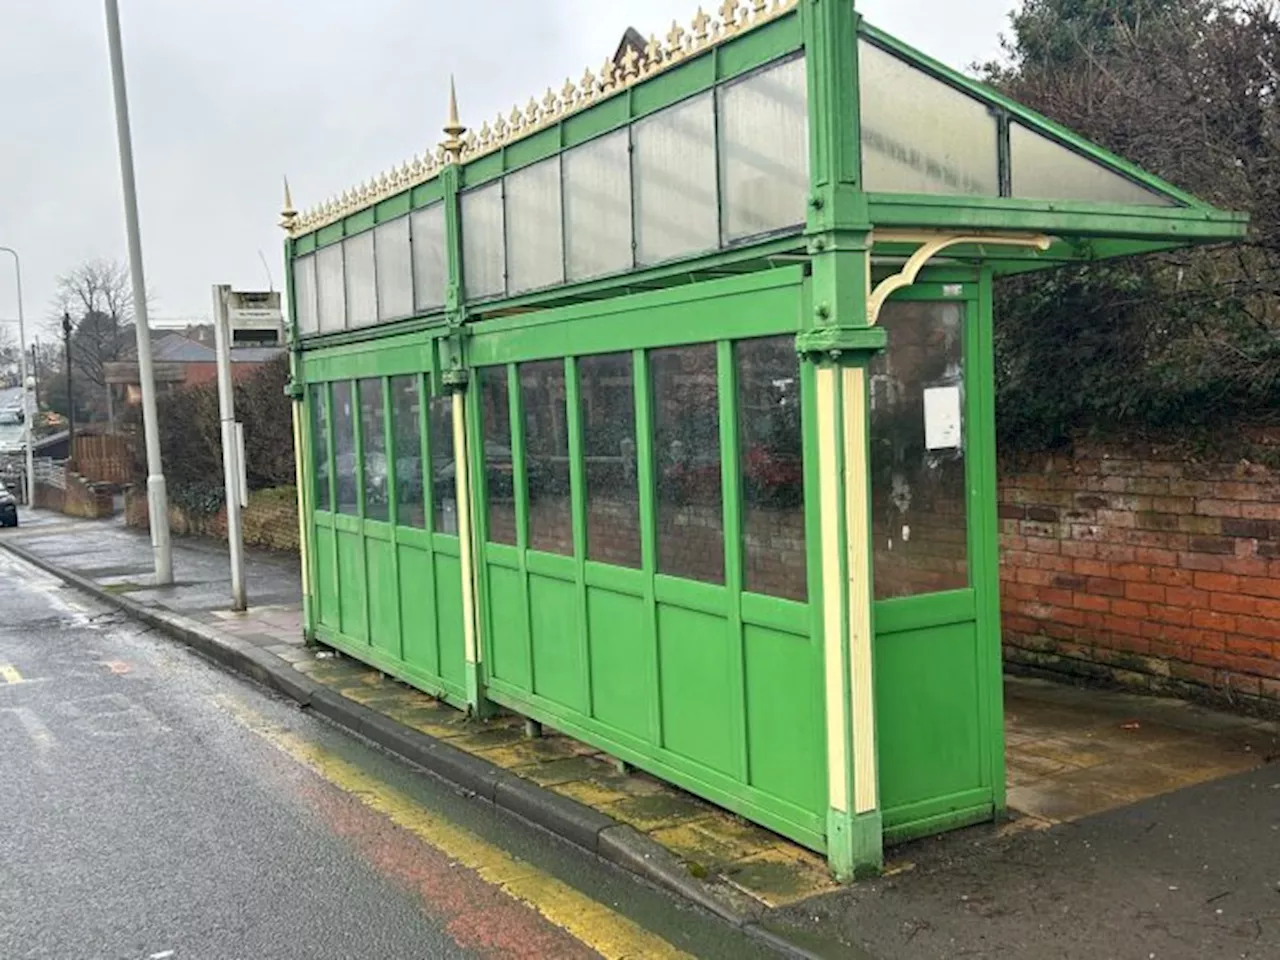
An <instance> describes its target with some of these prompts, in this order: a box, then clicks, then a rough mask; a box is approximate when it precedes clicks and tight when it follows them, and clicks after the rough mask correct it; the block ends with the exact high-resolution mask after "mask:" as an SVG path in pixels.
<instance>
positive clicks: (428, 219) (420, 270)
mask: <svg viewBox="0 0 1280 960" xmlns="http://www.w3.org/2000/svg"><path fill="white" fill-rule="evenodd" d="M409 219H410V220H412V221H413V306H414V309H415V310H417V311H419V312H425V311H427V310H435V309H437V308H438V307H443V306H444V292H445V287H446V286H447V285H448V282H449V280H448V278H449V264H448V262H447V261H446V259H445V258H446V256H447V254H446V253H445V239H444V204H442V203H437V204H433V205H432V206H430V207H423V208H422V209H421V210H419V211H417V212H416V213H414V214H413V216H411V217H410V218H409Z"/></svg>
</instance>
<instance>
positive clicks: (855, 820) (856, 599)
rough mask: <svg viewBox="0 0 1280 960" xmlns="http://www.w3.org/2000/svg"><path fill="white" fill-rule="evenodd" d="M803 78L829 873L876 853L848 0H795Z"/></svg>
mask: <svg viewBox="0 0 1280 960" xmlns="http://www.w3.org/2000/svg"><path fill="white" fill-rule="evenodd" d="M801 19H802V25H803V30H804V39H805V50H806V64H807V69H808V81H809V84H808V88H809V151H810V152H809V159H810V162H809V167H810V177H811V188H810V196H809V216H808V224H807V230H806V235H807V239H808V250H809V254H810V256H811V258H812V265H813V274H812V279H811V292H812V304H813V312H812V315H811V316H810V317H809V318H808V319H807V321H806V329H805V330H804V331H803V332H802V333H801V334H800V335H799V337H798V338H797V348H798V349H799V351H800V353H801V354H802V356H804V357H805V358H806V359H807V361H808V362H810V363H812V364H813V365H814V367H815V371H814V380H815V383H816V386H817V390H816V396H817V409H816V411H815V422H816V428H817V437H818V459H819V472H820V477H821V481H820V488H819V489H820V493H819V510H820V512H821V517H822V544H821V548H822V549H821V554H822V622H823V649H824V664H825V683H826V696H825V703H826V718H827V777H828V784H827V786H828V813H827V858H828V861H829V863H830V865H831V869H832V871H833V872H834V873H835V875H836V876H837V877H838V878H839V879H841V880H849V879H852V878H854V877H857V876H861V875H865V874H870V873H875V872H878V871H879V870H880V868H881V867H882V866H883V863H884V845H883V833H882V822H881V816H880V798H879V776H878V756H877V744H876V723H875V720H876V713H875V682H874V675H873V662H874V658H873V650H872V644H873V639H874V633H873V625H872V609H871V602H872V596H873V593H872V584H871V578H872V570H871V542H870V509H871V504H870V481H869V470H868V453H869V447H868V416H869V412H870V411H869V404H868V391H867V382H868V378H867V364H868V362H869V360H870V358H871V357H872V356H873V355H874V354H875V352H876V351H878V350H880V349H883V347H884V344H885V338H884V331H882V330H879V329H877V328H874V327H872V326H870V325H869V323H868V316H867V296H868V294H869V292H870V291H869V289H868V288H869V285H870V273H871V267H870V265H871V244H872V238H871V223H870V217H869V212H868V208H867V198H866V194H865V193H864V192H863V190H862V182H861V181H862V156H861V134H860V132H859V125H858V62H857V49H858V46H857V34H858V30H857V27H858V19H859V18H858V14H857V12H856V11H855V10H854V6H853V4H852V3H851V2H849V0H804V2H803V4H802V6H801Z"/></svg>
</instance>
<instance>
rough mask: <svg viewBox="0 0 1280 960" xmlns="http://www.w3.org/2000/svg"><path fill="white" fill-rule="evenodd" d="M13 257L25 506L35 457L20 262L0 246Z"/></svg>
mask: <svg viewBox="0 0 1280 960" xmlns="http://www.w3.org/2000/svg"><path fill="white" fill-rule="evenodd" d="M0 251H3V252H5V253H7V254H9V255H10V256H12V257H13V278H14V283H15V284H16V290H15V293H17V295H18V361H19V362H18V379H19V381H20V383H19V386H20V388H21V390H22V435H23V439H24V440H25V441H26V447H27V506H28V507H30V506H32V505H33V502H34V500H35V496H36V485H35V484H36V470H35V458H34V454H33V453H32V451H31V417H32V410H31V404H30V403H29V402H28V400H27V322H26V317H25V316H24V315H23V312H22V263H21V261H20V260H19V259H18V251H17V250H14V249H13V248H12V247H0Z"/></svg>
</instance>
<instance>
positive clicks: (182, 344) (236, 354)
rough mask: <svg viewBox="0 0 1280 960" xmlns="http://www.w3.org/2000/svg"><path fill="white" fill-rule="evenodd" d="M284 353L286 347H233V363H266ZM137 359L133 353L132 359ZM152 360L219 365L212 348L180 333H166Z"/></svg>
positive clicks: (158, 341) (156, 344) (156, 343)
mask: <svg viewBox="0 0 1280 960" xmlns="http://www.w3.org/2000/svg"><path fill="white" fill-rule="evenodd" d="M283 352H284V347H233V348H232V350H231V362H232V363H266V362H267V361H268V360H271V359H272V358H274V357H277V356H279V355H280V354H281V353H283ZM135 358H136V352H131V356H130V359H135ZM151 359H152V360H153V361H155V362H156V363H217V362H218V355H217V353H216V352H215V351H214V349H213V348H212V347H209V346H206V345H205V344H203V343H197V342H196V341H195V340H191V339H188V338H187V337H184V336H183V335H182V334H180V333H166V334H164V335H163V336H161V337H157V338H156V339H155V340H154V341H153V342H152V344H151Z"/></svg>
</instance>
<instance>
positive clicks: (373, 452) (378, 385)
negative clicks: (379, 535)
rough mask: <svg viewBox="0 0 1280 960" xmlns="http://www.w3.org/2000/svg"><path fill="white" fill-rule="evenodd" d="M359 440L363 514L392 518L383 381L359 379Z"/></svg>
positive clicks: (384, 519) (371, 518)
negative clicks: (362, 453)
mask: <svg viewBox="0 0 1280 960" xmlns="http://www.w3.org/2000/svg"><path fill="white" fill-rule="evenodd" d="M359 386H360V443H361V446H363V447H364V458H363V460H364V515H365V519H366V520H383V521H386V520H390V519H391V495H390V491H389V490H388V489H387V482H388V476H387V432H386V431H387V424H386V406H385V405H384V403H383V398H382V380H381V378H378V377H373V378H370V379H368V380H361V381H360V384H359Z"/></svg>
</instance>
